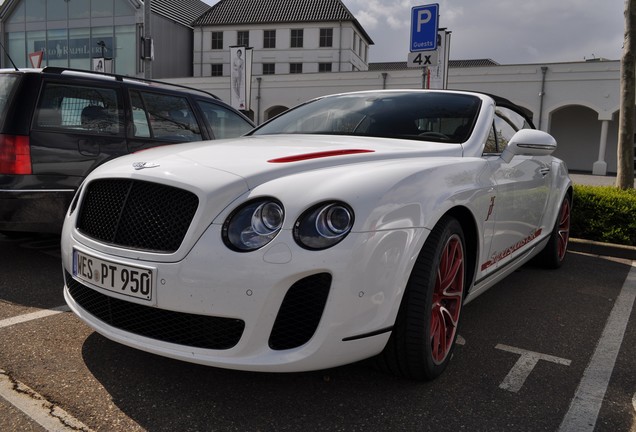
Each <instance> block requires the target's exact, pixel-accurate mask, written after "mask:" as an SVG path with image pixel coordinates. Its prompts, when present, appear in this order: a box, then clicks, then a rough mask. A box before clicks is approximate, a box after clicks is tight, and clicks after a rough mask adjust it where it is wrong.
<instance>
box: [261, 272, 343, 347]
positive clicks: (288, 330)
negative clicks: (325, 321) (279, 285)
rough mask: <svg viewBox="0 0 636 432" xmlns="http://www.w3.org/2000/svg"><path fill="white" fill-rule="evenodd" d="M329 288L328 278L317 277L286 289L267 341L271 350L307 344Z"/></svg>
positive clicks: (328, 276) (320, 274)
mask: <svg viewBox="0 0 636 432" xmlns="http://www.w3.org/2000/svg"><path fill="white" fill-rule="evenodd" d="M330 287H331V275H330V274H328V273H318V274H315V275H312V276H308V277H306V278H303V279H301V280H299V281H298V282H296V283H295V284H293V285H292V286H291V287H290V288H289V291H287V294H285V298H284V299H283V303H282V305H281V307H280V310H279V311H278V315H277V316H276V321H275V322H274V327H273V329H272V333H271V334H270V337H269V346H270V348H271V349H273V350H286V349H292V348H297V347H299V346H301V345H304V344H305V343H307V342H309V340H310V339H311V337H312V336H313V335H314V333H315V332H316V329H317V328H318V324H319V323H320V318H321V317H322V313H323V310H324V309H325V304H326V303H327V296H328V295H329V289H330Z"/></svg>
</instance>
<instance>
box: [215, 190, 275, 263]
mask: <svg viewBox="0 0 636 432" xmlns="http://www.w3.org/2000/svg"><path fill="white" fill-rule="evenodd" d="M284 218H285V210H284V209H283V206H282V204H281V203H280V202H278V201H277V200H275V199H273V198H261V199H257V200H254V201H249V202H247V203H245V204H243V205H242V206H241V207H239V208H237V209H236V210H234V211H233V212H232V214H230V216H229V217H228V218H227V219H226V221H225V223H224V224H223V242H224V243H225V244H226V245H227V246H228V247H229V248H230V249H233V250H235V251H239V252H250V251H253V250H256V249H259V248H262V247H263V246H265V245H266V244H267V243H269V242H270V241H272V240H273V239H274V237H276V234H278V232H279V231H280V230H281V228H282V226H283V220H284Z"/></svg>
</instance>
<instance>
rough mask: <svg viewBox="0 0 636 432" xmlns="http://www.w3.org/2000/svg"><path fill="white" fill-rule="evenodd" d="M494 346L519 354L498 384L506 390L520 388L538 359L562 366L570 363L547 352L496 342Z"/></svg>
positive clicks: (515, 391)
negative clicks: (542, 352)
mask: <svg viewBox="0 0 636 432" xmlns="http://www.w3.org/2000/svg"><path fill="white" fill-rule="evenodd" d="M495 348H497V349H500V350H502V351H508V352H511V353H515V354H519V355H520V356H521V357H519V360H517V363H515V365H514V366H513V367H512V369H510V372H508V375H506V377H505V378H504V380H503V381H502V382H501V384H499V388H500V389H503V390H508V391H511V392H513V393H517V392H518V391H519V390H521V387H523V383H525V382H526V379H527V378H528V376H529V375H530V373H531V372H532V369H534V367H535V366H536V365H537V363H539V360H545V361H549V362H552V363H556V364H560V365H564V366H570V364H571V363H572V361H571V360H567V359H562V358H559V357H555V356H551V355H548V354H541V353H537V352H533V351H527V350H524V349H520V348H515V347H511V346H508V345H503V344H497V346H496V347H495Z"/></svg>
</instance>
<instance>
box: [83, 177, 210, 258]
mask: <svg viewBox="0 0 636 432" xmlns="http://www.w3.org/2000/svg"><path fill="white" fill-rule="evenodd" d="M198 205H199V199H198V197H197V196H196V195H195V194H193V193H192V192H189V191H186V190H183V189H179V188H176V187H172V186H166V185H162V184H158V183H151V182H146V181H138V180H130V179H102V180H95V181H93V182H91V183H89V184H88V185H87V188H86V193H85V195H84V199H83V201H82V203H81V207H80V213H79V217H78V220H77V229H78V230H79V231H80V232H82V234H84V235H87V236H88V237H91V238H94V239H96V240H100V241H104V242H107V243H109V244H113V245H118V246H123V247H128V248H133V249H142V250H148V251H153V252H165V253H171V252H174V251H176V250H177V249H179V246H180V245H181V242H182V241H183V238H184V237H185V234H186V232H187V231H188V227H189V226H190V223H191V222H192V218H193V217H194V214H195V212H196V210H197V206H198Z"/></svg>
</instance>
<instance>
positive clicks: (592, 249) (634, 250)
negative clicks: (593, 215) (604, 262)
mask: <svg viewBox="0 0 636 432" xmlns="http://www.w3.org/2000/svg"><path fill="white" fill-rule="evenodd" d="M568 250H571V251H575V252H584V253H588V254H591V255H601V256H610V257H615V258H624V259H629V260H632V261H635V260H636V247H634V246H626V245H619V244H613V243H602V242H596V241H592V240H583V239H578V238H570V241H569V243H568Z"/></svg>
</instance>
